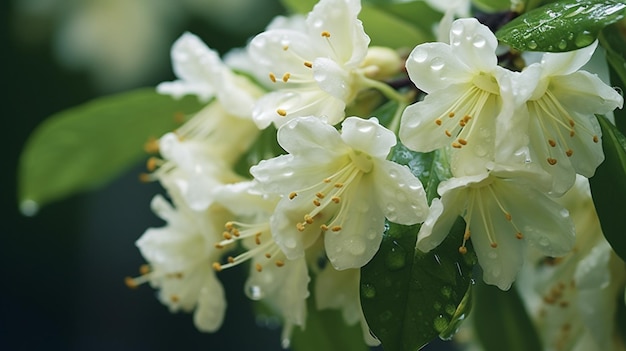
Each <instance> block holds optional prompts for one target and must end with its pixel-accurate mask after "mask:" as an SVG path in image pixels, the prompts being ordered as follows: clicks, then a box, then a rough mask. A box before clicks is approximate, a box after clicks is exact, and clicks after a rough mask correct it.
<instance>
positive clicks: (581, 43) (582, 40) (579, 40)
mask: <svg viewBox="0 0 626 351" xmlns="http://www.w3.org/2000/svg"><path fill="white" fill-rule="evenodd" d="M592 42H593V35H591V32H589V31H586V30H584V31H582V32H580V33H578V35H577V36H576V39H574V44H575V45H576V46H577V47H579V48H582V47H585V46H587V45H589V44H591V43H592Z"/></svg>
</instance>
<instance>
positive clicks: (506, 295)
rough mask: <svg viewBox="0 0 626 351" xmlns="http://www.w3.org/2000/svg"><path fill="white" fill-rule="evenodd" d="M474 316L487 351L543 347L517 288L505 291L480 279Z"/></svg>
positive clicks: (524, 349)
mask: <svg viewBox="0 0 626 351" xmlns="http://www.w3.org/2000/svg"><path fill="white" fill-rule="evenodd" d="M474 296H475V299H474V308H473V311H472V318H473V321H474V327H475V330H476V334H477V336H478V339H479V340H480V342H481V343H482V346H483V349H484V350H485V351H501V350H507V351H528V350H537V351H540V350H543V347H542V345H541V341H540V339H539V336H538V335H537V331H536V330H535V328H534V327H533V324H532V322H531V320H530V318H529V317H528V314H527V313H526V308H525V307H524V304H523V303H522V300H521V299H520V296H519V294H518V293H517V290H516V289H515V287H513V288H511V289H510V290H508V291H502V290H500V289H499V288H498V287H496V286H493V285H487V284H485V283H483V282H482V280H481V281H479V282H478V283H477V284H476V286H475V287H474Z"/></svg>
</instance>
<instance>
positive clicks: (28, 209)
mask: <svg viewBox="0 0 626 351" xmlns="http://www.w3.org/2000/svg"><path fill="white" fill-rule="evenodd" d="M20 212H22V214H23V215H24V216H28V217H32V216H34V215H36V214H37V212H39V204H38V203H37V202H35V201H34V200H30V199H28V200H24V201H22V202H21V203H20Z"/></svg>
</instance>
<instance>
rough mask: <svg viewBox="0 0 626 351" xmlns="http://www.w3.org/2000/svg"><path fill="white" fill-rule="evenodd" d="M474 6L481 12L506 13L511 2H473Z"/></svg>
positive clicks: (477, 0)
mask: <svg viewBox="0 0 626 351" xmlns="http://www.w3.org/2000/svg"><path fill="white" fill-rule="evenodd" d="M474 5H476V7H478V8H479V9H481V10H483V11H488V12H496V11H506V10H508V9H510V8H511V0H475V1H474Z"/></svg>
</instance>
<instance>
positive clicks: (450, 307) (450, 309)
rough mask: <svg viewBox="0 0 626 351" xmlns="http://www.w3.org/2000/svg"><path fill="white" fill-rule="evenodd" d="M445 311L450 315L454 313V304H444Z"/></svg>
mask: <svg viewBox="0 0 626 351" xmlns="http://www.w3.org/2000/svg"><path fill="white" fill-rule="evenodd" d="M445 311H446V313H447V314H449V315H450V316H452V315H454V312H456V307H454V305H446V308H445Z"/></svg>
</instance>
